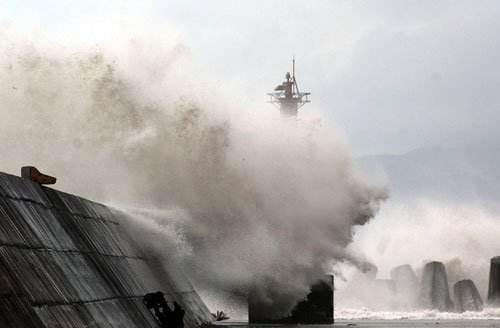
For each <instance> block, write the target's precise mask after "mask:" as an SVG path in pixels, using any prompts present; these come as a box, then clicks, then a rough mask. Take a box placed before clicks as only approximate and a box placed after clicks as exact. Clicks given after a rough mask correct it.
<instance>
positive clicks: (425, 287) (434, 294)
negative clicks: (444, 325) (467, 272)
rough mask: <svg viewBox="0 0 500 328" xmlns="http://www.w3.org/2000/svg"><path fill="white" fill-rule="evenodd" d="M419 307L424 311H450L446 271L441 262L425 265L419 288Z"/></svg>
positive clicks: (450, 303) (450, 302) (450, 304)
mask: <svg viewBox="0 0 500 328" xmlns="http://www.w3.org/2000/svg"><path fill="white" fill-rule="evenodd" d="M419 305H420V306H421V307H423V308H425V309H432V310H439V311H452V310H453V302H452V301H451V298H450V291H449V287H448V277H447V275H446V269H445V266H444V264H443V263H441V262H430V263H427V264H426V265H425V268H424V272H423V276H422V283H421V286H420V296H419Z"/></svg>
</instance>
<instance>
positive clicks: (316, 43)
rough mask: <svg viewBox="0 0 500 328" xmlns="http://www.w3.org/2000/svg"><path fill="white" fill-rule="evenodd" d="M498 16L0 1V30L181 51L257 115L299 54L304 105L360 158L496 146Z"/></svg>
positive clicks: (490, 4) (492, 8)
mask: <svg viewBox="0 0 500 328" xmlns="http://www.w3.org/2000/svg"><path fill="white" fill-rule="evenodd" d="M499 18H500V2H499V1H484V0H482V1H472V0H470V1H444V0H443V1H437V0H433V1H423V0H408V1H403V0H394V1H352V0H349V1H340V0H339V1H326V0H325V1H323V0H317V1H295V0H288V1H273V0H262V1H237V0H218V1H215V0H214V1H201V0H199V1H194V0H176V1H167V0H163V1H160V0H158V1H116V0H112V1H97V0H91V1H70V0H59V1H57V0H49V1H43V4H42V1H39V0H0V27H1V28H2V29H4V28H6V27H7V28H12V27H13V26H14V27H16V28H18V27H20V26H21V27H22V26H29V27H27V28H26V29H25V31H26V33H30V34H32V33H31V32H30V31H33V30H35V31H39V33H40V34H50V35H54V36H55V38H56V39H57V40H58V42H61V43H66V42H67V43H73V44H74V43H90V44H93V43H99V42H102V40H115V41H117V42H119V40H120V39H123V40H121V41H122V42H128V41H129V40H130V38H135V37H144V36H146V37H148V38H151V40H157V42H159V43H166V44H169V45H178V46H179V47H181V48H182V49H184V50H183V53H184V54H185V56H187V57H189V61H190V63H191V65H192V67H191V69H190V70H186V71H190V72H191V73H190V74H192V72H193V71H194V72H199V74H200V76H201V77H202V78H207V79H208V80H209V81H210V83H208V84H207V88H213V90H214V91H215V92H219V91H220V92H222V93H226V94H227V93H230V94H231V95H233V97H235V98H241V99H242V103H245V104H248V106H249V107H254V108H257V107H258V108H259V110H273V108H272V107H271V106H270V105H267V104H264V102H265V101H266V100H267V98H266V96H265V93H266V92H269V91H270V90H271V89H272V88H273V87H274V86H275V85H277V84H278V83H280V82H281V79H282V77H283V75H284V73H285V72H286V71H287V70H288V69H289V67H290V59H291V57H292V56H293V55H295V56H296V58H297V65H298V67H297V74H298V79H299V82H300V84H301V87H302V89H307V91H311V92H312V100H313V103H312V104H311V105H309V106H307V107H304V108H303V110H304V111H311V112H320V113H321V115H322V116H323V117H324V118H325V119H326V120H328V121H329V122H331V123H332V124H335V125H336V126H338V127H339V128H340V129H341V130H342V133H343V134H345V135H346V136H347V137H348V139H349V142H350V143H351V144H352V145H353V147H354V152H355V153H356V154H358V155H359V154H376V153H401V152H406V151H409V150H412V149H415V148H420V147H433V146H450V145H453V146H456V145H463V144H466V145H477V144H491V145H496V144H497V143H498V142H497V140H498V139H499V137H500V132H499V131H500V129H498V122H499V121H500V111H499V108H500V107H499V105H500V92H499V90H497V89H498V87H499V86H500V70H499V69H498V68H497V65H498V61H499V60H500V59H499V58H500V35H499V31H500V19H499ZM37 33H38V32H37ZM37 33H35V36H37V35H38V34H37ZM30 37H33V35H26V38H30Z"/></svg>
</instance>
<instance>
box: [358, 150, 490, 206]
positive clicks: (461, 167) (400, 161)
mask: <svg viewBox="0 0 500 328" xmlns="http://www.w3.org/2000/svg"><path fill="white" fill-rule="evenodd" d="M358 164H359V166H360V168H361V169H362V171H364V172H365V174H367V175H369V176H372V177H374V178H376V179H382V180H385V181H386V182H387V184H388V187H389V188H390V193H391V197H392V198H396V199H408V198H420V197H425V198H433V199H442V200H449V201H458V202H467V203H470V202H472V203H481V204H483V205H487V206H489V207H490V206H498V205H496V203H498V199H500V147H499V148H490V147H488V148H486V147H484V148H480V147H478V148H467V149H445V148H433V149H418V150H415V151H411V152H409V153H406V154H402V155H379V156H368V157H362V158H359V159H358Z"/></svg>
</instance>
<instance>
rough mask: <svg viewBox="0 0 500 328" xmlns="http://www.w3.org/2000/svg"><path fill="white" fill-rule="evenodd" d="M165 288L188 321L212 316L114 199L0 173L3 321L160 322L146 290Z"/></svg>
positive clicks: (51, 323) (103, 324) (79, 324)
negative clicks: (123, 219)
mask: <svg viewBox="0 0 500 328" xmlns="http://www.w3.org/2000/svg"><path fill="white" fill-rule="evenodd" d="M159 290H161V291H163V292H165V294H166V297H167V299H168V300H169V301H173V300H175V301H177V302H178V303H180V304H181V305H182V306H183V307H184V309H185V310H186V316H185V320H184V322H185V325H186V327H188V328H194V327H197V326H199V325H200V324H201V323H202V322H205V321H209V320H211V315H210V313H209V311H208V309H207V308H206V306H205V304H204V303H203V302H202V300H201V299H200V297H199V296H198V294H197V293H196V291H195V290H194V288H193V287H192V285H191V284H190V283H189V281H188V280H187V279H186V278H185V276H184V275H183V274H182V273H179V272H176V271H175V268H166V267H165V266H162V265H159V264H158V263H156V264H155V263H150V260H149V259H148V258H146V257H145V256H144V254H141V252H140V250H139V249H138V248H137V247H136V246H135V245H133V243H132V242H131V239H130V238H129V236H128V235H127V234H126V232H125V230H124V229H123V227H122V226H121V225H120V219H119V217H118V216H117V215H116V213H114V212H112V211H111V210H110V209H109V208H108V207H106V206H104V205H102V204H99V203H95V202H92V201H89V200H86V199H83V198H81V197H77V196H74V195H71V194H67V193H63V192H60V191H56V190H54V189H50V188H45V187H40V186H39V185H38V184H35V183H33V182H31V181H29V180H26V179H22V178H19V177H16V176H12V175H8V174H4V173H0V326H1V327H7V328H8V327H93V326H98V327H157V325H156V323H155V322H154V320H153V318H152V316H151V314H150V313H149V311H148V310H147V309H146V308H145V307H144V305H143V304H142V297H143V296H144V295H145V294H146V293H149V292H154V291H159Z"/></svg>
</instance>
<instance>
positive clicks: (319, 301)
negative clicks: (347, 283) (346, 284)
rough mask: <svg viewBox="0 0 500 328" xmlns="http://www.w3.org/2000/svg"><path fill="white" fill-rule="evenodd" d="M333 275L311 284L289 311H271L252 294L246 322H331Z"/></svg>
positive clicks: (332, 315) (332, 316)
mask: <svg viewBox="0 0 500 328" xmlns="http://www.w3.org/2000/svg"><path fill="white" fill-rule="evenodd" d="M334 289H335V287H334V277H333V275H331V276H327V277H326V278H325V280H321V281H318V282H317V283H316V284H314V285H312V286H311V289H310V292H309V294H307V296H306V297H305V298H304V299H303V300H297V303H296V305H295V306H294V307H293V309H292V310H291V312H290V313H286V314H282V313H278V314H276V313H273V315H269V313H272V309H271V311H270V309H269V308H266V305H264V304H259V303H258V298H255V297H253V295H252V294H250V295H249V298H248V322H249V323H250V324H329V325H330V324H333V323H334V308H333V301H334Z"/></svg>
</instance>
